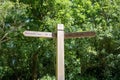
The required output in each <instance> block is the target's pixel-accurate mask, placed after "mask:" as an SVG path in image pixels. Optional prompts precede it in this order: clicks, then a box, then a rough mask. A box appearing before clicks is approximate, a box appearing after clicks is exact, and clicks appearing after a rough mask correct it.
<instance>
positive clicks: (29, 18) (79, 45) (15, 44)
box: [0, 0, 120, 80]
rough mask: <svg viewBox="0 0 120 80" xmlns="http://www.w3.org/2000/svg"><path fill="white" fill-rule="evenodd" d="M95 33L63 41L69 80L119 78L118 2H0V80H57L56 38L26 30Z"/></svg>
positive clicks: (82, 0)
mask: <svg viewBox="0 0 120 80" xmlns="http://www.w3.org/2000/svg"><path fill="white" fill-rule="evenodd" d="M59 23H62V24H64V25H65V32H82V31H95V32H96V37H93V38H81V39H77V38H76V39H67V40H65V78H66V79H65V80H120V0H0V80H31V79H32V80H55V74H56V73H55V72H56V71H55V65H56V62H55V61H56V59H55V56H56V47H55V46H56V44H55V43H56V41H55V40H54V39H45V38H30V37H25V36H23V32H24V31H25V30H32V31H49V32H55V31H56V25H57V24H59Z"/></svg>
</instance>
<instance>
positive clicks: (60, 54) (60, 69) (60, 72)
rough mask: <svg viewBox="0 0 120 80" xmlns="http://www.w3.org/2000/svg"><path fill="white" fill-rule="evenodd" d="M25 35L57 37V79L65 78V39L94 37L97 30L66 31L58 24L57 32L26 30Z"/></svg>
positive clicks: (62, 79) (63, 79)
mask: <svg viewBox="0 0 120 80" xmlns="http://www.w3.org/2000/svg"><path fill="white" fill-rule="evenodd" d="M23 34H24V36H28V37H44V38H57V55H56V63H57V64H56V71H57V72H56V76H57V77H56V79H57V80H65V67H64V39H67V38H81V37H94V36H95V32H92V31H89V32H75V33H64V25H63V24H58V25H57V33H52V32H38V31H24V32H23Z"/></svg>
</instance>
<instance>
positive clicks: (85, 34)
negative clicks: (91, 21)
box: [23, 31, 95, 39]
mask: <svg viewBox="0 0 120 80" xmlns="http://www.w3.org/2000/svg"><path fill="white" fill-rule="evenodd" d="M23 34H24V36H28V37H46V38H56V37H57V33H52V32H38V31H24V32H23ZM63 36H64V38H65V39H69V38H84V37H94V36H95V32H93V31H89V32H74V33H65V34H64V35H63Z"/></svg>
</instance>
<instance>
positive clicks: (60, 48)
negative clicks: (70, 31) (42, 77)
mask: <svg viewBox="0 0 120 80" xmlns="http://www.w3.org/2000/svg"><path fill="white" fill-rule="evenodd" d="M57 29H58V31H57V57H56V59H57V74H56V75H57V80H64V79H65V74H64V72H65V71H64V26H63V25H62V24H58V26H57Z"/></svg>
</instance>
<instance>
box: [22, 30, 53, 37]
mask: <svg viewBox="0 0 120 80" xmlns="http://www.w3.org/2000/svg"><path fill="white" fill-rule="evenodd" d="M23 34H24V36H28V37H47V38H53V34H52V33H51V32H38V31H24V32H23Z"/></svg>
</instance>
